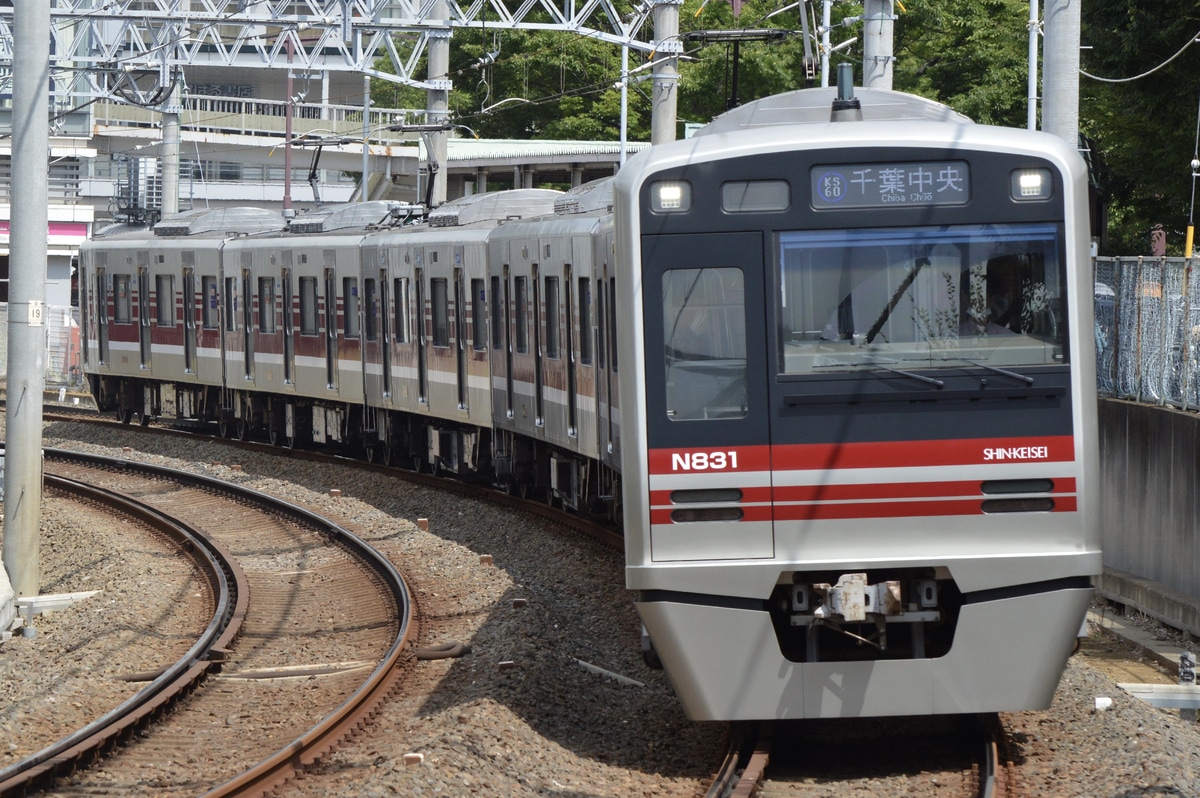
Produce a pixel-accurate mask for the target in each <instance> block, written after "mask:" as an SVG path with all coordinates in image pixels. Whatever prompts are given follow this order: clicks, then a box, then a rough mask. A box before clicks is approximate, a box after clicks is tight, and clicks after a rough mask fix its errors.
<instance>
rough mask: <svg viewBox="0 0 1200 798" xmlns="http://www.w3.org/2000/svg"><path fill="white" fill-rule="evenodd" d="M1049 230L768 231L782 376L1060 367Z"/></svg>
mask: <svg viewBox="0 0 1200 798" xmlns="http://www.w3.org/2000/svg"><path fill="white" fill-rule="evenodd" d="M1060 260H1061V258H1060V245H1059V232H1058V226H1057V225H1054V224H1002V225H959V226H953V227H921V228H883V229H878V230H818V231H799V232H788V233H781V234H780V235H779V263H780V280H779V286H780V292H779V316H778V318H779V336H780V352H781V357H782V360H783V363H782V369H783V372H784V373H786V374H807V373H812V372H823V373H826V372H828V371H829V370H845V369H854V368H864V369H872V368H880V367H881V366H882V365H884V364H887V365H893V366H897V367H900V368H936V367H947V368H961V367H963V365H964V361H966V362H967V363H970V362H976V363H981V364H985V365H987V366H993V367H997V366H999V367H1006V366H1033V365H1042V364H1052V363H1062V362H1064V355H1063V351H1064V343H1065V340H1064V339H1065V334H1066V332H1065V329H1064V319H1065V318H1066V317H1065V315H1064V308H1063V302H1064V290H1063V278H1062V266H1061V263H1060Z"/></svg>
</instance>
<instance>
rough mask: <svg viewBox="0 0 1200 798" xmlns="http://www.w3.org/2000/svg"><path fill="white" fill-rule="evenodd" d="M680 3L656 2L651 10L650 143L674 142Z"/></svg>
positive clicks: (681, 45)
mask: <svg viewBox="0 0 1200 798" xmlns="http://www.w3.org/2000/svg"><path fill="white" fill-rule="evenodd" d="M681 5H683V2H682V0H658V2H657V3H655V6H654V12H653V13H654V52H653V53H652V55H653V57H654V67H653V75H654V98H653V100H652V101H651V110H650V143H651V144H665V143H667V142H669V141H674V140H675V118H676V108H677V104H678V100H679V54H680V53H682V52H683V43H682V42H681V41H680V40H679V7H680V6H681Z"/></svg>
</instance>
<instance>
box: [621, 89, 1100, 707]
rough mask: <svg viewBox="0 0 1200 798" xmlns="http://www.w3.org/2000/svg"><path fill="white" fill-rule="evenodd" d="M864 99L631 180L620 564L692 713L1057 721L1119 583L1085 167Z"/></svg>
mask: <svg viewBox="0 0 1200 798" xmlns="http://www.w3.org/2000/svg"><path fill="white" fill-rule="evenodd" d="M859 95H860V96H859V98H858V102H860V103H861V107H860V108H859V109H856V108H854V107H853V103H851V102H848V101H845V100H842V101H839V103H840V107H838V108H834V107H833V100H834V99H835V96H836V94H835V92H834V91H832V90H824V89H817V90H809V91H803V92H794V93H792V94H789V95H782V96H779V97H773V98H768V99H766V100H762V101H759V102H758V103H755V104H752V105H748V106H745V107H743V108H741V109H738V110H735V111H733V112H731V113H729V114H727V115H725V116H724V117H721V118H719V119H718V120H716V121H715V122H714V123H713V124H712V125H710V126H709V128H707V129H706V130H705V131H702V132H701V134H698V135H697V136H695V137H694V138H692V139H689V140H687V141H683V142H676V143H673V144H667V145H662V146H659V147H655V148H653V149H652V150H650V151H649V152H648V153H646V154H643V155H640V156H639V157H637V158H634V159H632V160H631V161H630V163H629V164H628V165H627V166H626V167H625V168H624V169H623V170H622V171H621V173H620V175H619V176H618V179H617V193H616V200H615V206H616V207H615V213H616V235H617V246H618V255H619V258H618V260H619V262H621V263H626V264H630V265H631V268H630V269H629V271H627V272H626V273H625V274H623V275H622V276H621V280H620V282H619V287H618V291H619V296H620V300H621V306H622V307H624V308H631V309H632V312H631V314H630V315H631V316H632V318H628V319H626V320H625V324H624V329H626V330H629V331H632V336H631V337H630V338H629V340H628V341H626V342H624V343H623V345H624V347H625V348H624V349H622V350H621V357H622V360H623V363H629V364H630V365H631V366H633V368H627V369H626V373H625V374H624V375H623V377H622V382H621V389H622V396H621V402H622V408H623V425H624V429H625V437H626V441H625V447H624V474H625V502H626V511H625V524H626V554H627V571H626V577H627V584H628V587H629V588H630V589H632V590H636V591H638V592H639V600H638V608H639V611H640V614H641V617H642V621H643V624H644V626H645V630H646V632H647V633H648V637H649V641H650V643H652V645H653V651H654V652H656V653H657V656H658V658H659V659H661V662H662V663H663V665H664V667H665V668H666V670H667V673H668V675H669V676H670V678H671V680H672V683H673V684H674V686H675V688H676V692H677V694H678V696H679V698H680V700H681V702H682V704H683V706H684V708H685V710H686V711H687V713H688V715H689V716H690V717H692V718H693V719H697V720H727V719H728V720H739V719H763V718H826V717H856V716H883V715H926V714H943V713H964V712H983V711H999V710H1021V709H1031V708H1041V707H1046V706H1048V705H1049V703H1050V701H1051V698H1052V696H1053V693H1054V690H1055V687H1056V685H1057V684H1058V680H1059V678H1060V676H1061V674H1062V669H1063V667H1064V665H1065V662H1066V659H1067V657H1068V656H1069V654H1070V652H1071V650H1072V647H1073V645H1074V643H1075V638H1076V635H1077V632H1078V630H1079V629H1080V625H1081V622H1082V619H1083V617H1084V614H1085V612H1086V608H1087V605H1088V602H1089V599H1090V597H1091V595H1092V589H1091V576H1092V575H1094V574H1096V573H1098V572H1099V571H1100V567H1101V562H1100V551H1099V543H1098V534H1097V529H1096V512H1097V504H1096V501H1095V498H1094V495H1093V490H1094V487H1093V486H1094V485H1095V476H1096V472H1097V442H1096V434H1095V405H1096V398H1095V396H1096V393H1095V379H1094V370H1095V369H1094V352H1093V346H1094V342H1093V336H1092V333H1091V329H1092V312H1091V307H1090V305H1089V303H1088V296H1089V291H1090V286H1091V279H1090V277H1089V266H1088V263H1089V260H1088V228H1087V206H1086V188H1085V172H1084V165H1083V162H1082V160H1081V159H1080V158H1079V156H1078V155H1077V154H1076V153H1075V152H1073V151H1071V150H1070V149H1069V148H1067V147H1066V146H1064V145H1063V144H1062V142H1061V141H1059V140H1058V139H1056V138H1054V137H1051V136H1048V135H1044V134H1039V133H1031V132H1025V131H1019V130H1009V129H999V128H992V127H985V126H981V125H974V124H971V123H970V122H969V121H968V120H965V119H964V118H962V117H959V116H957V115H956V114H954V113H953V112H951V111H950V110H949V109H947V108H945V107H943V106H940V105H937V104H935V103H931V102H929V101H926V100H921V99H919V98H915V97H909V96H907V95H903V94H898V93H893V92H884V91H869V90H860V91H859ZM844 117H850V119H848V120H847V121H841V119H842V118H844ZM835 120H836V121H835ZM635 441H636V442H640V445H634V442H635Z"/></svg>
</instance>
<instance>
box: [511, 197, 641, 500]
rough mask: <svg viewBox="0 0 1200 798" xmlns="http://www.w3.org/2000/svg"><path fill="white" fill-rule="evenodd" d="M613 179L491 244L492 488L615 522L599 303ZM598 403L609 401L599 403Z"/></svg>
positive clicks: (611, 425)
mask: <svg viewBox="0 0 1200 798" xmlns="http://www.w3.org/2000/svg"><path fill="white" fill-rule="evenodd" d="M611 208H612V185H611V179H605V180H599V181H596V182H594V183H590V184H587V185H586V186H582V187H579V188H577V189H573V190H572V191H571V192H568V194H566V195H564V196H563V197H562V198H561V199H560V200H559V201H558V202H557V203H556V204H555V212H554V213H553V214H551V215H547V216H543V217H541V218H538V219H532V220H528V221H524V222H520V223H516V224H508V225H504V226H503V227H501V228H498V229H497V230H496V231H495V232H494V233H493V234H492V235H491V236H490V237H489V240H488V250H489V263H490V269H491V272H490V283H491V286H492V296H493V298H494V300H495V301H494V304H493V306H492V318H493V329H494V330H495V338H494V340H493V346H494V349H493V358H492V367H491V407H490V411H491V417H492V423H493V426H494V432H493V434H494V439H495V444H494V450H495V451H494V460H495V464H496V472H497V479H499V480H503V481H507V482H508V484H510V485H512V486H513V487H514V488H516V489H517V490H519V491H521V492H525V493H529V492H537V493H538V494H540V495H543V496H545V497H546V498H547V499H549V500H550V501H552V502H556V503H562V504H563V505H564V506H566V507H569V508H572V509H583V508H585V507H587V508H589V509H590V510H591V511H593V512H607V513H610V514H612V513H615V507H616V506H617V504H618V502H617V501H616V500H615V497H616V496H617V495H618V493H619V481H618V479H617V473H618V471H619V469H616V468H613V463H614V462H615V460H616V455H615V451H616V450H615V448H614V442H615V440H617V438H616V434H615V429H619V428H618V427H615V422H616V421H619V419H618V418H617V417H616V412H617V405H616V404H615V403H613V402H612V401H610V400H611V396H612V393H611V383H612V380H611V379H610V375H609V374H608V373H607V364H608V363H609V362H611V359H608V358H604V357H602V356H601V355H600V354H599V353H600V350H601V348H603V347H607V346H608V345H609V342H607V341H605V342H601V341H600V338H601V333H600V332H599V330H600V329H601V328H602V327H603V325H602V324H600V325H598V302H597V299H596V297H597V296H601V295H603V293H604V292H605V291H606V288H605V284H604V282H603V281H604V279H605V275H606V274H611V273H612V271H613V264H612V263H611V258H610V254H611V251H612V249H611V244H612V222H611ZM602 400H603V401H602Z"/></svg>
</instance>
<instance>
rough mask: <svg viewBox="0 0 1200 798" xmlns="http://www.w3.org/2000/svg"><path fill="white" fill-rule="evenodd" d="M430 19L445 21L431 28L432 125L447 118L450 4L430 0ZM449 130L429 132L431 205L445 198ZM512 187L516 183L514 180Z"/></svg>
mask: <svg viewBox="0 0 1200 798" xmlns="http://www.w3.org/2000/svg"><path fill="white" fill-rule="evenodd" d="M430 19H444V20H446V28H445V30H438V31H433V32H432V33H431V34H430V37H429V85H430V89H429V93H428V98H427V100H426V106H425V107H426V109H427V110H428V111H429V119H428V122H429V124H431V125H444V124H446V123H447V122H448V121H449V119H450V89H451V86H452V84H451V81H450V4H449V3H447V2H446V0H433V10H432V12H431V14H430ZM448 134H449V131H447V130H435V131H434V132H432V133H430V134H429V138H428V139H427V141H428V146H429V171H430V174H429V180H430V182H431V183H432V185H433V191H432V192H431V193H430V195H429V196H430V203H429V204H430V205H431V206H433V207H437V206H438V205H441V204H442V203H443V202H445V201H446V176H447V175H446V173H447V172H448V171H449V169H448V168H447V166H448V164H447V163H446V159H447V157H448V153H449V144H448V139H449V135H448ZM513 187H514V188H518V187H519V186H518V185H517V184H516V183H515V182H514V185H513Z"/></svg>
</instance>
